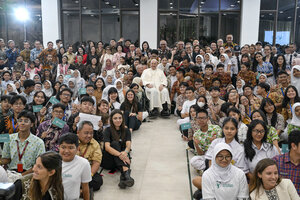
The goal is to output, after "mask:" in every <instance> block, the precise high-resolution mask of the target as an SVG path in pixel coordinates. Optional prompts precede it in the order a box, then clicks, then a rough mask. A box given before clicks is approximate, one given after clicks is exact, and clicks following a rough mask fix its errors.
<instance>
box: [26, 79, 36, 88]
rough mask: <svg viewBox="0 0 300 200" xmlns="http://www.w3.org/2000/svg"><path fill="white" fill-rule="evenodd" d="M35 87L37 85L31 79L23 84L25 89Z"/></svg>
mask: <svg viewBox="0 0 300 200" xmlns="http://www.w3.org/2000/svg"><path fill="white" fill-rule="evenodd" d="M34 85H35V82H34V80H31V79H28V80H25V81H24V84H23V86H24V88H25V89H26V88H29V87H32V86H34Z"/></svg>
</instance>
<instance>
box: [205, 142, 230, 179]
mask: <svg viewBox="0 0 300 200" xmlns="http://www.w3.org/2000/svg"><path fill="white" fill-rule="evenodd" d="M222 150H227V151H229V152H230V153H231V155H232V156H233V153H232V149H231V147H230V146H229V145H228V144H226V143H223V142H221V143H218V144H217V145H216V146H215V148H214V151H213V159H212V165H211V168H212V169H211V170H212V173H213V175H214V178H215V179H216V181H219V182H222V183H225V182H229V181H230V180H231V179H232V178H233V177H234V167H233V166H232V165H231V164H229V165H228V166H227V167H225V168H223V167H220V166H219V165H218V164H217V163H216V157H217V155H218V153H219V152H220V151H222Z"/></svg>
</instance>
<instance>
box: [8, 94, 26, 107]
mask: <svg viewBox="0 0 300 200" xmlns="http://www.w3.org/2000/svg"><path fill="white" fill-rule="evenodd" d="M19 99H21V101H22V103H23V105H24V106H25V105H26V101H27V100H26V98H25V97H23V96H21V95H14V96H12V98H11V99H10V104H11V105H13V104H14V103H16V101H18V100H19Z"/></svg>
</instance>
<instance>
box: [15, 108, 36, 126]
mask: <svg viewBox="0 0 300 200" xmlns="http://www.w3.org/2000/svg"><path fill="white" fill-rule="evenodd" d="M21 117H25V118H28V119H30V121H31V123H33V124H34V123H35V116H34V114H33V113H32V112H30V111H28V110H23V111H22V112H20V114H19V115H18V119H20V118H21Z"/></svg>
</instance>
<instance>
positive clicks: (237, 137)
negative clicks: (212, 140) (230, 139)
mask: <svg viewBox="0 0 300 200" xmlns="http://www.w3.org/2000/svg"><path fill="white" fill-rule="evenodd" d="M228 122H232V123H233V125H234V126H235V128H236V134H235V136H234V139H235V140H236V141H237V142H239V136H238V130H239V123H238V121H237V120H236V119H234V118H233V117H226V118H225V119H224V122H223V126H222V137H225V134H224V131H223V128H224V126H225V124H227V123H228Z"/></svg>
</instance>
